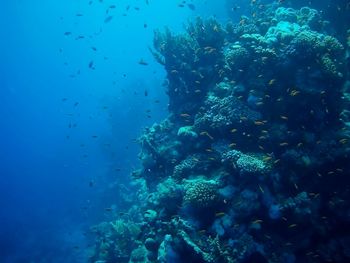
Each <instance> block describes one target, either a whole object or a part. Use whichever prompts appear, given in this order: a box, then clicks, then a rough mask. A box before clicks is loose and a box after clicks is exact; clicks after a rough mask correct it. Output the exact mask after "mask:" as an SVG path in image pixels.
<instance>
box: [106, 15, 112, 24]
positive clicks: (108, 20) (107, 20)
mask: <svg viewBox="0 0 350 263" xmlns="http://www.w3.org/2000/svg"><path fill="white" fill-rule="evenodd" d="M112 19H113V16H107V17H106V19H105V21H104V22H105V23H109V22H111V21H112Z"/></svg>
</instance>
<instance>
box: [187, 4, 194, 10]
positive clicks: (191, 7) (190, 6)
mask: <svg viewBox="0 0 350 263" xmlns="http://www.w3.org/2000/svg"><path fill="white" fill-rule="evenodd" d="M187 6H188V8H189V9H191V10H192V11H194V10H196V6H195V5H194V4H187Z"/></svg>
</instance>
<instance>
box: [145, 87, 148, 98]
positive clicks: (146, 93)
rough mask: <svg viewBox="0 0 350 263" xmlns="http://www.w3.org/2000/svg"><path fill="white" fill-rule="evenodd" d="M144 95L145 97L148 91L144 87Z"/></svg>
mask: <svg viewBox="0 0 350 263" xmlns="http://www.w3.org/2000/svg"><path fill="white" fill-rule="evenodd" d="M144 95H145V97H147V96H148V91H147V90H146V89H145V92H144Z"/></svg>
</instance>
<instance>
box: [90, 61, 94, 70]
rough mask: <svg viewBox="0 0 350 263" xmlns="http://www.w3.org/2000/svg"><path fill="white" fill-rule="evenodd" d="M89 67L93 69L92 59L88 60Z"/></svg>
mask: <svg viewBox="0 0 350 263" xmlns="http://www.w3.org/2000/svg"><path fill="white" fill-rule="evenodd" d="M89 68H91V69H94V62H93V61H92V60H91V61H90V62H89Z"/></svg>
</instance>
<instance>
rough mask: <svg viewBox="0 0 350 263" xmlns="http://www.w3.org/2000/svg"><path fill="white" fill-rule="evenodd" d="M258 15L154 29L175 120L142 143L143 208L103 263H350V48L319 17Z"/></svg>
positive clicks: (110, 239) (119, 224) (102, 252)
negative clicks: (349, 52)
mask: <svg viewBox="0 0 350 263" xmlns="http://www.w3.org/2000/svg"><path fill="white" fill-rule="evenodd" d="M253 8H254V16H252V17H242V19H241V21H240V22H239V23H237V24H233V23H229V24H227V25H226V26H223V25H221V24H220V23H219V22H217V21H216V20H215V19H213V18H211V19H209V20H203V19H200V18H198V19H197V20H196V21H195V22H194V23H190V24H189V25H188V26H187V28H186V32H184V33H182V34H178V35H174V34H173V33H172V32H171V31H170V30H169V29H166V30H165V32H160V31H157V32H156V33H155V38H154V47H155V50H153V51H152V52H153V54H154V56H155V58H156V59H157V61H159V62H160V63H161V64H162V65H164V67H165V70H166V72H167V79H168V86H167V92H168V95H169V99H170V105H169V111H170V114H169V116H168V118H167V119H166V120H164V121H163V122H161V123H160V124H154V125H153V126H152V127H151V128H146V129H145V131H144V133H143V135H142V136H141V138H140V140H139V142H140V144H141V154H140V160H141V165H142V167H141V168H140V169H139V170H137V171H135V172H134V173H133V180H134V181H136V182H138V183H139V186H140V190H139V191H135V193H134V197H135V205H134V206H133V207H131V208H130V210H129V211H128V214H129V216H128V217H127V218H120V219H117V220H116V221H114V222H111V223H102V224H101V225H99V226H97V227H96V229H95V232H96V234H97V237H98V238H97V241H96V248H95V251H96V252H95V255H94V256H93V258H92V260H95V261H96V260H107V261H108V262H209V263H210V262H218V263H221V262H227V263H240V262H346V261H349V260H350V253H349V251H350V248H349V238H350V235H349V234H348V233H349V229H350V227H349V222H350V216H349V215H350V206H349V203H348V202H346V201H345V200H349V198H350V193H349V191H348V189H349V179H348V178H347V171H349V169H350V167H349V163H350V162H349V153H350V147H349V142H350V131H349V129H350V125H349V124H348V123H350V117H349V116H350V114H348V113H347V110H346V106H347V105H350V104H349V103H348V104H347V103H345V102H344V98H345V97H346V95H345V94H344V93H343V92H344V90H346V88H345V87H346V86H347V85H348V84H347V83H349V82H347V78H348V77H349V76H348V72H347V68H346V54H345V48H344V45H345V44H346V43H343V42H341V41H340V40H338V39H337V38H336V37H334V36H332V35H331V33H330V31H327V30H328V29H327V28H329V23H328V22H327V21H325V20H323V18H322V14H321V13H320V12H318V11H317V10H315V9H311V8H308V7H303V8H301V9H293V8H287V7H280V6H279V5H278V4H272V5H268V6H267V7H266V8H259V7H258V6H253ZM349 90H350V89H349ZM349 101H350V100H349ZM347 116H348V117H347Z"/></svg>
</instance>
